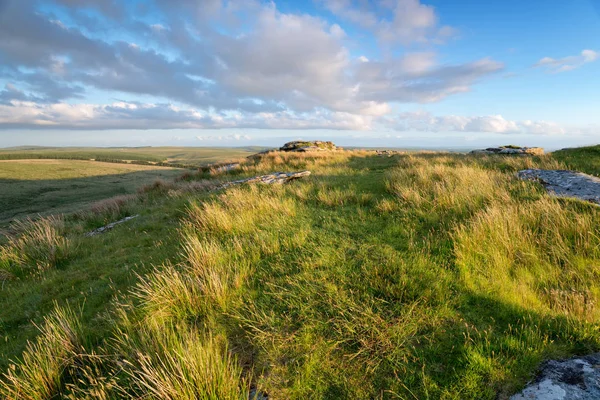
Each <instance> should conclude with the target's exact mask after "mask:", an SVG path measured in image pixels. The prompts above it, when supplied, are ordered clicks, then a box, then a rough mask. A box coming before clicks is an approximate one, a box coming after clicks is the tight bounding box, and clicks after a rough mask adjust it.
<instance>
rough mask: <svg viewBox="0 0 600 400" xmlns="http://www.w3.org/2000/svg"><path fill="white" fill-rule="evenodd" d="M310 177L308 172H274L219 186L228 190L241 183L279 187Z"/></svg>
mask: <svg viewBox="0 0 600 400" xmlns="http://www.w3.org/2000/svg"><path fill="white" fill-rule="evenodd" d="M309 175H310V171H300V172H274V173H272V174H268V175H261V176H255V177H253V178H246V179H240V180H237V181H231V182H226V183H224V184H223V185H221V188H223V189H224V188H228V187H230V186H233V185H240V184H242V183H264V184H267V185H281V184H284V183H288V182H290V181H293V180H296V179H300V178H304V177H306V176H309Z"/></svg>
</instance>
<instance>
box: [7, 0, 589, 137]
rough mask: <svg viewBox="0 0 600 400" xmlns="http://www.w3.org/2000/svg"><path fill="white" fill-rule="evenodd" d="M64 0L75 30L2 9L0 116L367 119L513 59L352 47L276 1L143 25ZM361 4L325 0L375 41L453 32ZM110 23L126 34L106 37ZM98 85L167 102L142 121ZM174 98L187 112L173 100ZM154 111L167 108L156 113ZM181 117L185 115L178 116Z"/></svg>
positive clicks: (276, 124) (210, 5)
mask: <svg viewBox="0 0 600 400" xmlns="http://www.w3.org/2000/svg"><path fill="white" fill-rule="evenodd" d="M40 1H41V2H42V3H43V2H44V1H46V0H40ZM56 1H59V2H60V3H62V4H63V5H65V9H64V10H63V11H64V13H65V14H66V15H65V20H68V21H70V24H69V26H68V27H66V28H65V27H62V26H58V25H56V24H54V23H51V22H50V21H49V20H48V19H49V16H47V15H45V14H44V13H43V12H41V11H36V10H35V7H34V6H33V5H32V4H33V3H31V2H30V1H29V0H23V2H21V1H18V2H17V1H13V2H9V3H8V7H6V8H5V9H3V13H2V14H0V37H2V38H3V40H2V41H0V56H1V57H2V60H3V65H2V66H0V71H1V72H3V73H4V76H5V79H6V81H7V82H9V83H11V84H13V86H10V87H8V86H7V87H6V88H5V89H4V90H1V91H0V104H4V105H5V106H6V107H12V108H11V109H10V112H14V115H12V116H11V115H9V114H10V112H9V111H7V109H5V110H4V112H6V115H5V116H4V117H3V118H2V119H0V126H2V125H3V126H15V124H17V125H19V124H20V125H23V124H25V125H27V124H28V122H27V121H26V120H19V119H18V117H19V115H20V113H33V114H34V115H35V116H36V119H35V120H33V121H30V122H29V125H40V124H46V125H48V126H61V127H68V126H84V127H85V129H88V128H89V129H92V127H93V126H96V127H98V129H106V127H107V126H113V125H114V126H116V121H124V122H123V123H124V126H122V127H121V128H126V127H127V126H135V127H140V128H143V126H142V125H143V123H144V122H143V121H146V122H145V123H148V121H156V120H159V119H160V118H162V117H164V120H161V124H162V125H161V124H158V126H177V127H203V126H208V127H211V126H223V127H227V126H260V127H266V128H277V129H285V128H289V129H301V128H305V129H312V128H315V127H318V128H331V129H360V130H366V129H371V128H372V127H373V126H375V125H376V123H377V120H378V118H379V117H381V116H383V115H387V114H389V113H390V111H391V109H392V107H391V106H390V105H391V104H392V103H413V102H416V103H428V102H435V101H440V100H443V99H445V98H447V97H448V96H452V95H454V94H457V93H464V92H467V91H469V90H471V87H472V86H473V85H475V84H476V83H477V82H478V81H480V80H481V79H484V78H486V77H488V76H490V75H492V74H494V73H496V72H498V71H501V70H502V69H503V67H504V66H503V64H502V63H499V62H497V61H494V60H491V59H487V58H484V59H480V60H475V61H471V62H464V63H460V64H455V65H445V64H442V63H441V62H440V61H439V60H438V57H437V55H436V53H435V51H433V50H429V51H405V52H403V53H402V54H403V55H402V56H391V55H389V54H392V53H387V52H383V53H385V54H388V55H384V56H381V57H379V58H376V57H373V56H370V58H367V57H366V56H360V57H353V56H351V54H350V51H349V50H348V48H347V42H348V38H347V34H346V32H344V30H343V29H342V27H340V26H339V25H337V24H333V23H331V22H328V21H326V20H324V19H322V18H318V17H315V16H311V15H307V14H292V13H283V12H280V11H279V10H278V9H277V8H276V5H275V4H274V3H272V2H271V3H267V2H258V1H249V0H248V1H233V0H231V1H227V2H222V1H219V0H210V1H204V2H196V1H191V0H176V1H172V2H166V1H158V2H157V5H158V6H159V7H160V9H161V10H162V12H160V13H158V15H152V17H153V18H154V19H156V17H158V18H159V20H160V21H161V23H160V24H159V23H156V24H153V25H147V24H142V23H139V21H138V22H135V21H134V22H132V21H130V20H129V19H127V18H126V13H125V12H124V11H125V10H124V8H123V7H124V6H123V5H122V4H121V3H120V2H103V1H101V0H85V1H84V2H83V3H80V2H78V1H75V0H56ZM108 3H110V4H108ZM360 3H361V4H365V6H364V7H366V8H365V9H364V10H363V9H361V8H352V9H355V10H358V11H359V12H358V13H356V14H352V13H348V14H347V13H346V11H344V6H345V5H347V4H350V5H354V3H353V2H352V1H351V0H336V1H332V2H328V3H327V4H328V7H329V8H330V9H331V10H333V11H334V12H341V13H344V15H345V16H346V17H347V18H349V19H355V20H356V21H359V20H360V21H362V22H361V23H362V24H363V25H364V26H371V28H373V29H375V30H376V31H374V32H375V33H374V34H375V35H378V36H379V37H380V38H382V37H383V36H385V35H391V36H390V37H389V38H388V39H386V40H385V41H386V42H389V41H394V42H396V41H397V42H398V43H401V42H402V43H408V42H411V41H417V42H420V41H431V40H434V39H435V37H436V36H440V35H441V36H447V35H449V34H450V31H451V28H447V27H440V26H439V23H438V17H437V15H436V12H435V10H434V9H433V7H431V6H428V5H424V4H421V3H420V2H419V1H418V0H394V1H388V2H386V3H378V5H376V7H379V8H385V10H387V14H388V15H389V17H386V18H387V19H386V18H383V19H382V18H380V17H379V14H377V12H376V10H373V9H372V8H371V6H368V5H367V4H371V3H370V2H362V1H361V2H360ZM81 4H83V5H84V6H85V7H88V8H95V9H96V11H97V12H98V13H100V14H102V16H103V17H105V18H104V19H102V21H101V22H99V21H100V20H94V19H93V18H92V17H90V16H89V15H87V13H81V12H78V11H79V9H78V7H77V6H78V5H81ZM140 12H142V11H140ZM154 12H156V11H154ZM353 15H354V16H353ZM67 16H68V17H69V18H68V19H67V18H66V17H67ZM142 17H143V15H140V19H143V18H142ZM359 17H361V18H359ZM207 21H210V22H211V23H207ZM78 25H80V26H85V28H81V29H80V28H78V27H77V26H78ZM216 26H218V27H219V29H217V28H216ZM223 27H226V28H227V29H224V28H223ZM381 27H384V28H385V29H384V28H381ZM112 28H114V29H115V30H118V33H119V34H121V35H122V36H121V37H127V38H128V40H130V42H124V41H118V40H116V41H105V40H99V39H97V38H98V37H102V34H103V33H105V32H106V31H107V30H108V29H112ZM371 28H369V29H371ZM380 28H381V29H380ZM384 30H385V31H386V32H387V33H385V34H384ZM392 36H393V37H392ZM134 42H135V43H136V44H135V45H134V44H133V43H134ZM159 49H160V50H159ZM586 57H591V55H590V54H587V56H586ZM12 88H18V89H17V90H13V89H12ZM98 91H101V92H104V93H107V94H113V93H114V94H117V93H118V94H121V93H125V94H127V95H128V96H127V97H128V98H134V99H135V98H147V97H145V96H151V97H150V98H152V99H156V100H154V101H156V102H160V103H163V105H159V106H157V107H156V108H155V109H150V108H148V107H147V105H146V106H144V107H146V108H144V107H142V106H140V108H139V109H137V111H136V112H137V115H138V117H139V118H140V121H130V120H129V119H131V115H132V114H134V112H133V111H132V110H131V109H124V108H123V107H121V108H119V107H118V106H117V105H115V104H106V105H98V104H92V105H90V104H88V103H89V102H90V101H86V100H85V98H86V96H87V95H88V93H91V92H94V93H98ZM139 96H144V97H139ZM115 97H116V95H115ZM119 97H121V96H120V95H119ZM73 99H82V100H78V101H80V102H81V104H75V105H73V104H72V103H74V102H73V101H69V105H61V104H63V102H64V101H65V100H73ZM11 101H13V102H20V103H15V104H12V103H11ZM27 102H32V103H35V104H29V105H25V104H26V103H27ZM170 103H176V104H181V105H184V107H187V109H184V110H183V111H181V110H179V111H178V110H177V109H175V108H174V107H173V106H168V107H167V106H164V104H170ZM11 104H12V105H11ZM27 104H28V103H27ZM136 104H137V103H134V102H130V106H131V105H136ZM82 110H87V114H86V113H83V112H82ZM149 110H152V112H156V113H158V115H157V116H152V115H148V114H150V112H149ZM185 110H188V111H185ZM69 113H80V115H81V119H80V120H77V119H76V118H67V115H68V114H69ZM119 114H123V117H124V118H118V117H119ZM172 115H177V116H178V118H181V117H182V116H183V117H184V118H182V120H181V121H178V120H172V119H171V116H172ZM166 121H168V123H167V122H166ZM146 127H148V128H155V127H156V126H153V125H152V126H151V125H147V126H146Z"/></svg>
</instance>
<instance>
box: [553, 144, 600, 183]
mask: <svg viewBox="0 0 600 400" xmlns="http://www.w3.org/2000/svg"><path fill="white" fill-rule="evenodd" d="M552 156H553V157H554V158H555V159H557V160H559V161H561V162H563V163H564V164H565V165H566V166H567V167H568V168H569V169H572V170H575V171H582V172H585V173H588V174H591V175H595V176H600V145H597V146H588V147H578V148H573V149H563V150H558V151H555V152H553V153H552Z"/></svg>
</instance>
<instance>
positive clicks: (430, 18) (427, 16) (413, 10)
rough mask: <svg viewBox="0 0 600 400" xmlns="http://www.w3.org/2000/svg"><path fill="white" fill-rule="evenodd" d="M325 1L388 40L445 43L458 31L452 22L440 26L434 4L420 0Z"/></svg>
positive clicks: (332, 7)
mask: <svg viewBox="0 0 600 400" xmlns="http://www.w3.org/2000/svg"><path fill="white" fill-rule="evenodd" d="M321 4H322V5H323V6H324V7H325V8H326V9H328V10H329V11H330V12H332V13H333V14H335V15H337V16H338V17H340V18H342V19H344V20H346V21H348V22H351V23H353V24H356V25H358V26H360V27H362V28H365V29H368V30H370V31H372V32H373V33H374V34H375V35H376V36H377V37H378V38H379V40H381V41H382V42H384V43H387V44H402V45H410V44H412V43H436V44H441V43H443V42H444V41H445V40H447V39H448V38H451V37H454V36H456V35H457V34H458V30H457V29H456V28H453V27H451V26H447V25H444V26H440V24H439V17H438V15H437V13H436V10H435V8H434V7H433V6H431V5H427V4H423V3H421V1H420V0H387V1H382V2H368V1H360V0H322V1H321Z"/></svg>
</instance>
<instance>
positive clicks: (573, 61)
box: [533, 50, 600, 73]
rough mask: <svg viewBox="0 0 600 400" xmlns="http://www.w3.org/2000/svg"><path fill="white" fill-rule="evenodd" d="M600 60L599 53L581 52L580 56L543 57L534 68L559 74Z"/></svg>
mask: <svg viewBox="0 0 600 400" xmlns="http://www.w3.org/2000/svg"><path fill="white" fill-rule="evenodd" d="M599 58H600V53H598V52H597V51H594V50H583V51H582V52H581V54H580V55H577V56H568V57H563V58H558V59H557V58H552V57H544V58H542V59H541V60H540V61H538V62H537V63H535V64H534V65H533V66H534V67H543V68H546V69H547V70H548V71H549V72H552V73H559V72H566V71H572V70H574V69H577V68H579V67H581V66H583V65H584V64H587V63H591V62H593V61H596V60H598V59H599Z"/></svg>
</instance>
